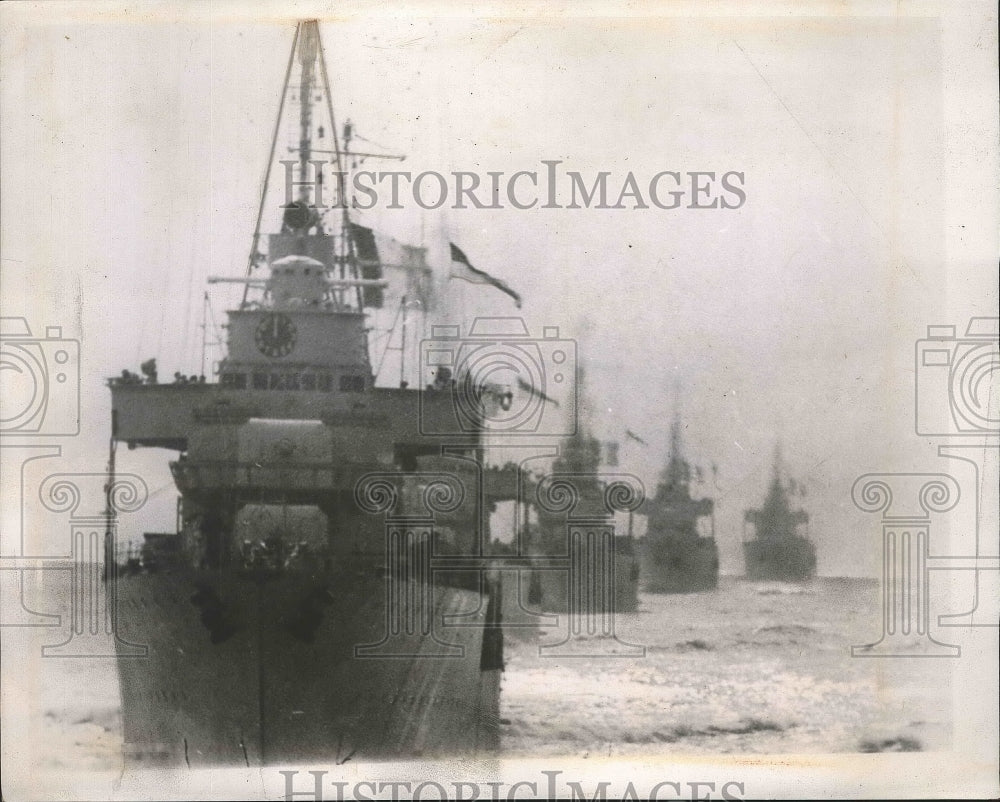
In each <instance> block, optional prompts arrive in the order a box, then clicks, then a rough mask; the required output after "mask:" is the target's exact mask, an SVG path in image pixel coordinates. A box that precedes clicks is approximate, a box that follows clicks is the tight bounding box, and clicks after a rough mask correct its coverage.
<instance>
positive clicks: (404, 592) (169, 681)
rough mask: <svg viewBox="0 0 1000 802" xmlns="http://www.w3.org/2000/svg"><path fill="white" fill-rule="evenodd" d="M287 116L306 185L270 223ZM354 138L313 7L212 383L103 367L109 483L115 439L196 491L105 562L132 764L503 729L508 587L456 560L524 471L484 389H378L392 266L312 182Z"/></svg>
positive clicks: (365, 753)
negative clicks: (376, 322) (493, 464)
mask: <svg viewBox="0 0 1000 802" xmlns="http://www.w3.org/2000/svg"><path fill="white" fill-rule="evenodd" d="M289 109H291V110H292V111H290V112H289V111H288V110H289ZM295 110H297V112H298V113H297V114H295V113H294V112H295ZM284 118H290V119H286V124H287V125H290V128H291V134H292V136H291V137H290V139H291V141H292V146H291V147H290V148H289V150H291V151H293V153H294V157H295V161H294V167H293V178H294V179H295V180H294V181H293V182H292V185H293V186H294V185H298V186H299V192H300V193H301V194H300V195H299V196H298V197H297V199H296V200H295V201H294V202H290V203H289V202H288V201H287V200H286V202H285V203H284V204H283V205H281V206H278V204H275V205H274V207H275V208H274V210H273V212H272V214H273V217H274V218H275V220H276V221H278V220H280V224H279V223H277V222H276V224H275V229H276V230H275V231H274V233H270V234H268V235H267V236H266V237H265V236H264V235H262V234H261V219H262V215H263V214H264V212H265V210H266V209H267V208H269V207H266V204H265V199H266V198H267V197H268V195H267V186H268V177H269V175H270V171H271V166H272V163H273V160H274V159H275V150H276V147H277V140H278V138H279V129H280V127H281V122H282V119H284ZM341 130H342V131H343V133H342V134H340V136H338V132H339V131H341ZM320 139H322V140H324V143H323V144H324V145H325V149H324V148H321V147H319V146H318V145H317V142H318V140H320ZM331 140H332V141H331ZM350 143H351V128H350V124H349V123H348V124H345V126H344V127H343V129H338V128H337V126H336V124H335V121H334V118H333V108H332V102H331V100H330V87H329V80H328V77H327V70H326V62H325V59H324V54H323V45H322V43H321V41H320V36H319V26H318V24H317V23H316V22H315V21H306V22H300V23H298V25H297V27H296V32H295V37H294V41H293V44H292V51H291V55H290V57H289V61H288V68H287V71H286V74H285V79H284V84H283V87H282V96H281V103H280V107H279V112H278V124H277V125H276V127H275V134H274V141H273V142H272V144H271V157H270V159H271V162H269V165H268V172H267V177H265V181H264V190H263V193H262V196H261V202H260V212H259V213H258V223H257V230H256V231H255V232H254V235H253V242H252V246H251V249H250V258H249V260H248V267H247V275H246V276H245V277H232V278H224V279H221V280H224V281H232V282H236V283H237V284H241V285H242V288H243V300H242V302H241V303H240V305H239V306H238V308H235V309H232V310H231V311H229V312H228V313H227V315H228V326H227V343H226V346H227V347H226V355H225V357H224V358H223V359H222V360H221V361H220V362H219V366H218V371H217V380H216V379H215V377H213V379H210V380H206V379H205V378H204V377H200V378H197V379H195V378H188V377H184V376H181V375H179V374H178V375H176V376H175V379H174V381H173V382H171V383H164V382H160V381H159V380H158V377H157V371H156V363H155V358H154V359H153V360H149V361H148V362H146V363H144V364H143V365H142V366H141V375H140V374H139V373H132V372H131V371H129V370H125V371H123V372H122V375H121V376H118V377H115V378H114V379H111V380H109V382H108V384H109V386H110V391H111V396H112V413H111V416H112V417H111V452H110V467H109V472H110V474H111V478H112V480H113V476H114V471H115V455H116V450H117V447H118V445H119V444H125V445H127V446H128V448H130V449H131V448H137V447H145V448H157V449H165V450H168V451H171V452H173V453H174V454H175V458H174V459H173V461H171V462H170V463H169V464H170V469H171V473H172V476H173V480H174V483H175V485H176V489H177V491H178V495H179V497H178V507H177V526H176V532H162V531H160V532H151V533H148V534H147V535H146V536H145V542H144V544H143V546H142V549H141V559H140V560H139V561H138V565H136V564H135V563H133V566H132V567H133V570H127V571H113V572H111V573H110V575H109V576H108V577H107V581H108V585H109V587H108V592H109V598H110V599H111V600H112V609H113V611H114V612H113V622H114V628H115V638H116V643H117V644H118V660H117V664H118V673H119V679H120V687H121V705H122V718H123V733H124V742H125V757H126V762H127V764H129V765H135V764H138V765H152V766H174V765H176V766H181V767H183V766H185V765H186V766H188V767H192V768H193V767H198V766H215V765H227V764H228V765H236V766H263V765H273V764H276V763H292V762H304V761H310V760H311V761H316V760H323V761H331V760H336V761H337V762H338V763H340V762H343V761H345V760H348V759H352V758H353V759H354V760H359V759H385V758H394V757H404V758H405V757H410V756H422V757H429V756H444V755H459V754H460V755H470V754H476V753H490V752H491V751H492V750H495V749H496V748H497V747H498V741H499V694H500V673H501V671H502V668H503V632H502V629H501V623H500V619H501V612H500V611H501V608H502V607H501V606H502V593H501V583H500V580H499V576H498V572H491V571H488V570H485V569H482V568H481V566H478V564H477V563H475V561H474V560H469V559H466V561H465V562H461V560H459V562H457V563H456V562H454V560H453V561H452V563H449V562H448V560H449V558H461V557H462V556H463V555H473V556H475V555H476V554H481V553H482V552H481V542H482V541H488V540H489V532H488V531H487V530H488V526H489V516H488V514H484V512H483V508H484V507H487V508H488V507H489V506H490V505H492V504H494V503H495V501H496V500H497V498H496V497H497V495H500V496H502V495H503V494H504V493H505V492H508V491H505V490H503V489H500V490H496V488H503V487H510V488H516V481H501V480H500V478H496V477H499V474H502V473H503V471H502V470H499V469H491V470H489V471H486V470H484V467H485V466H484V454H483V448H482V430H483V425H482V423H483V420H485V418H486V417H487V415H488V409H487V407H488V405H489V404H490V403H493V402H495V399H494V398H493V397H492V396H491V393H490V390H489V388H481V389H482V392H480V393H478V394H477V395H476V400H477V403H478V404H479V406H478V407H476V408H472V405H470V403H469V402H468V399H467V398H466V399H464V401H463V404H464V405H463V415H462V416H456V414H455V403H456V397H455V392H456V390H455V382H454V381H448V380H447V377H445V376H444V375H442V376H440V377H439V378H440V379H441V380H440V381H435V383H433V384H428V385H426V386H424V387H420V388H411V387H409V386H408V384H407V382H406V381H404V380H402V379H401V380H400V381H399V383H398V384H399V386H390V387H383V386H376V383H375V382H376V376H375V375H373V370H372V356H371V353H370V343H369V340H368V331H367V328H366V318H367V317H368V315H369V313H371V311H372V309H374V308H379V307H380V306H381V304H382V303H383V301H384V300H385V298H386V287H387V283H388V282H387V279H386V275H387V274H388V273H389V270H388V268H389V265H388V264H387V263H386V264H383V262H384V260H380V257H379V252H378V250H377V248H376V247H375V245H376V242H375V239H374V235H373V234H372V230H371V229H369V228H366V227H364V226H362V225H360V224H359V223H358V222H356V221H355V220H353V219H352V218H351V217H350V216H349V214H348V208H347V207H348V205H349V204H346V203H342V204H340V207H339V208H334V209H332V210H331V211H332V212H333V213H334V216H335V218H336V219H335V220H334V221H332V222H329V221H327V220H326V218H325V216H324V215H325V214H329V212H326V213H323V212H321V210H320V209H319V208H318V207H316V206H313V205H312V204H311V203H310V195H309V192H310V191H312V190H315V189H316V186H315V185H313V186H312V187H310V186H309V180H308V176H309V175H310V172H309V169H310V166H311V165H312V164H314V162H313V161H312V160H313V159H314V157H316V154H318V153H322V154H324V155H326V156H330V160H331V162H333V165H334V167H335V169H336V170H338V172H340V173H341V174H346V171H347V170H349V169H350V167H351V164H352V162H354V161H356V157H357V155H358V154H357V153H355V152H353V151H351V149H350ZM364 155H372V154H364ZM314 180H315V179H314ZM397 267H398V266H397ZM414 269H416V270H419V269H422V268H420V266H419V265H416V266H414ZM210 281H212V279H210ZM428 432H433V433H434V434H433V435H431V434H428ZM445 446H447V449H446V448H445ZM487 474H489V475H491V476H494V477H495V479H496V480H495V481H493V482H484V480H483V476H484V475H487ZM491 488H494V489H493V490H491ZM509 492H510V493H512V494H513V493H514V492H516V491H515V490H510V491H509ZM491 494H492V495H491ZM512 497H513V496H512ZM432 563H433V566H432ZM449 566H453V567H449Z"/></svg>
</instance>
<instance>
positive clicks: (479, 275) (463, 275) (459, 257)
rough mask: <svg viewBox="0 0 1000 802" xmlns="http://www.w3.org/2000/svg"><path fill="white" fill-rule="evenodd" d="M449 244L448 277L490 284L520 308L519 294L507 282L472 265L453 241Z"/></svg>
mask: <svg viewBox="0 0 1000 802" xmlns="http://www.w3.org/2000/svg"><path fill="white" fill-rule="evenodd" d="M448 244H449V245H450V246H451V275H450V276H449V277H450V278H460V279H463V280H465V281H468V282H470V283H472V284H490V285H492V286H494V287H496V288H497V289H498V290H500V292H504V293H506V294H507V295H509V296H510V297H511V298H513V299H514V303H515V304H516V305H517V308H518V309H520V308H521V296H520V295H519V294H518V293H517V292H515V291H514V290H512V289H511V288H510V287H509V286H508V285H507V284H505V283H504V282H503V281H501V280H500V279H498V278H494V277H493V276H491V275H490V274H489V273H485V272H483V271H482V270H479V269H478V268H475V267H473V266H472V263H471V262H470V261H469V257H467V256H466V255H465V252H464V251H463V250H462V249H461V248H459V247H458V246H457V245H456V244H455V243H454V242H449V243H448Z"/></svg>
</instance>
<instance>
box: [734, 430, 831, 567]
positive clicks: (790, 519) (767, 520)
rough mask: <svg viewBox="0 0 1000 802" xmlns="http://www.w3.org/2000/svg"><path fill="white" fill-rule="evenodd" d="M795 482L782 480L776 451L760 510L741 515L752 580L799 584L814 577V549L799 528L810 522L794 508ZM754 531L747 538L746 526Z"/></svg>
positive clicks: (744, 546)
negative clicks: (769, 483) (772, 471)
mask: <svg viewBox="0 0 1000 802" xmlns="http://www.w3.org/2000/svg"><path fill="white" fill-rule="evenodd" d="M795 490H796V484H795V482H794V480H789V481H788V482H787V483H785V482H783V481H782V478H781V457H780V450H779V449H775V456H774V475H773V476H772V478H771V486H770V488H769V490H768V493H767V498H765V499H764V503H763V505H761V507H760V509H756V510H747V511H746V514H745V515H744V519H743V521H744V523H743V526H744V541H743V555H744V558H745V559H746V577H747V579H751V580H755V581H779V582H800V581H802V580H806V579H810V578H812V577H813V576H815V575H816V546H815V545H814V544H813V542H812V541H811V540H810V539H809V538H808V537H807V536H806V535H805V534H800V531H799V529H800V527H805V526H806V525H807V524H808V523H809V516H808V514H807V513H806V512H805V510H803V509H794V508H793V505H792V501H791V499H792V495H793V493H794V492H795ZM748 524H749V525H751V526H752V527H753V529H754V534H753V537H751V538H749V539H748V538H747V537H746V535H747V531H746V527H747V525H748Z"/></svg>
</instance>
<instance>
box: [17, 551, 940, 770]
mask: <svg viewBox="0 0 1000 802" xmlns="http://www.w3.org/2000/svg"><path fill="white" fill-rule="evenodd" d="M3 573H4V576H3V577H2V579H3V583H2V584H3V603H4V607H3V609H4V615H5V623H7V622H8V621H11V620H13V619H16V618H17V616H16V615H14V614H13V613H15V612H16V611H17V610H18V609H19V608H21V607H27V608H28V609H30V610H33V611H35V612H37V613H49V614H58V615H60V616H61V622H60V625H59V626H50V627H24V626H5V627H3V628H2V630H0V636H2V639H3V643H2V646H3V654H4V660H3V664H2V667H3V700H2V701H3V716H4V722H3V723H4V750H5V753H6V755H5V757H6V759H7V760H14V761H19V762H20V761H24V762H23V763H20V765H22V766H24V767H26V768H28V770H29V771H32V772H35V771H37V772H40V774H39V775H38V776H42V773H45V772H51V771H53V770H55V769H68V770H76V771H111V772H116V771H118V770H119V769H120V766H121V748H122V736H121V711H120V706H119V699H118V680H117V673H116V669H115V662H114V658H113V657H89V658H88V657H76V658H69V657H44V658H43V657H42V656H41V649H42V646H44V645H46V644H49V645H51V644H58V643H60V642H61V641H64V640H65V639H66V638H67V636H68V631H69V630H68V625H69V620H70V619H69V616H68V613H69V601H68V600H69V579H70V577H69V572H68V571H51V572H39V574H48V576H45V577H41V576H40V575H32V572H27V573H26V574H25V577H26V578H25V583H24V587H23V588H20V587H18V586H17V584H18V583H17V582H16V581H15V576H16V574H17V572H7V571H5V572H3ZM880 604H881V588H880V585H879V583H878V582H877V581H876V580H870V579H833V578H818V579H814V580H812V581H809V582H805V583H802V584H780V583H756V582H747V581H742V580H739V579H736V578H727V577H723V578H722V579H721V580H720V584H719V588H718V589H717V590H716V591H713V592H705V593H693V594H683V595H653V594H644V593H643V594H640V605H639V610H638V611H637V612H635V613H625V614H619V615H617V616H615V619H614V625H615V635H614V638H612V639H611V640H615V639H617V642H620V644H622V645H621V647H620V648H619V647H618V646H617V645H616V644H615V643H612V644H611V647H612V648H610V649H606V648H604V649H596V650H595V651H603V652H608V651H611V652H614V651H625V652H629V651H631V652H634V653H635V654H633V655H632V656H617V657H616V656H591V657H579V656H575V657H559V656H552V655H551V654H550V653H549V652H545V651H543V652H542V653H541V654H540V653H539V652H540V646H544V645H545V644H552V643H556V642H558V641H559V640H560V639H563V638H565V629H564V625H565V623H566V619H565V618H564V617H563V618H561V619H560V618H557V619H555V620H552V619H548V622H549V623H550V624H552V626H545V627H542V628H540V629H517V630H512V631H510V632H509V633H508V637H507V643H506V670H505V672H504V675H503V681H502V700H501V716H502V719H501V729H502V751H503V754H504V756H509V757H518V756H536V757H537V756H565V757H573V758H580V757H588V756H591V755H594V756H597V755H600V756H611V757H613V756H616V755H620V756H639V755H643V756H648V757H650V758H652V759H654V760H669V759H670V756H671V755H678V754H692V753H770V754H774V753H803V752H808V753H820V752H839V753H849V752H866V751H918V750H939V749H947V748H948V747H949V744H950V739H951V734H952V718H953V716H952V708H951V699H952V693H951V676H952V670H953V665H952V664H953V662H954V661H952V660H948V659H905V658H903V659H900V658H892V659H878V658H858V657H852V656H851V651H850V647H851V646H852V645H858V644H864V643H870V642H872V641H875V640H878V638H879V635H880V633H881V627H882V619H881V607H880ZM599 639H603V640H605V641H607V640H608V636H602V637H601V638H599ZM629 644H631V645H632V647H635V646H639V647H642V648H641V649H639V650H636V649H635V648H629V646H628V645H629ZM106 645H107V646H108V647H110V645H111V640H110V637H108V638H106ZM607 645H608V644H607V643H605V644H603V646H607Z"/></svg>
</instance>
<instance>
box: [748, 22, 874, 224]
mask: <svg viewBox="0 0 1000 802" xmlns="http://www.w3.org/2000/svg"><path fill="white" fill-rule="evenodd" d="M733 44H734V45H736V47H737V48H738V49H739V51H740V52H741V53H742V54H743V58H745V59H746V60H747V63H748V64H749V65H750V66H751V67H753V71H754V72H756V73H757V75H758V76H759V77H760V79H761V80H762V81H763V82H764V85H765V86H766V87H767V88H768V89H770V90H771V94H772V95H774V97H775V98H776V99H777V101H778V103H780V104H781V107H782V108H783V109H784V110H785V111H786V112H787V113H788V116H789V117H791V118H792V121H793V122H794V123H795V124H796V125H797V126H798V127H799V130H801V131H802V133H803V134H805V136H806V139H808V140H809V144H810V145H812V146H813V147H814V148H816V152H817V153H819V155H820V156H822V157H823V161H825V162H826V165H827V167H829V168H830V172H832V173H833V174H834V175H835V176H836V177H837V178H838V179H839V180H840V183H841V184H843V185H844V186H845V187H846V188H847V191H848V192H850V193H851V197H852V198H854V200H855V201H856V202H857V204H858V206H860V207H861V210H862V211H863V212H864V213H865V214H866V215H867V217H868V219H869V220H871V221H872V225H874V226H875V229H876V230H877V231H878V233H879V234H881V235H882V239H883V240H885V241H886V242H888V241H889V238H888V237H887V236H886V233H885V231H883V230H882V226H881V225H879V222H878V220H876V219H875V216H874V215H873V214H872V213H871V212H870V211H869V210H868V207H867V206H865V204H864V203H862V201H861V198H860V197H858V194H857V193H856V192H855V191H854V187H852V186H851V185H850V184H849V183H848V182H847V181H846V180H845V179H844V177H843V176H842V175H841V174H840V172H839V171H838V170H837V168H836V167H835V166H834V164H833V161H832V160H831V159H830V157H829V156H828V155H827V154H826V153H825V152H824V151H823V149H822V148H821V147H820V146H819V144H818V143H817V142H816V140H815V139H813V137H812V135H811V134H810V133H809V132H808V131H807V130H806V127H805V126H804V125H803V124H802V123H801V122H799V118H798V117H796V116H795V115H794V114H793V113H792V110H791V109H790V108H788V104H787V103H785V101H784V100H783V99H782V97H781V95H779V94H778V93H777V91H776V90H775V88H774V87H773V86H771V84H770V82H769V81H768V80H767V78H765V77H764V73H762V72H761V71H760V70H759V69H758V68H757V65H756V64H754V63H753V61H752V60H751V58H750V56H748V55H747V51H746V50H744V49H743V48H742V46H741V45H740V43H739V42H737V41H736V40H735V39H734V40H733Z"/></svg>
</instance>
